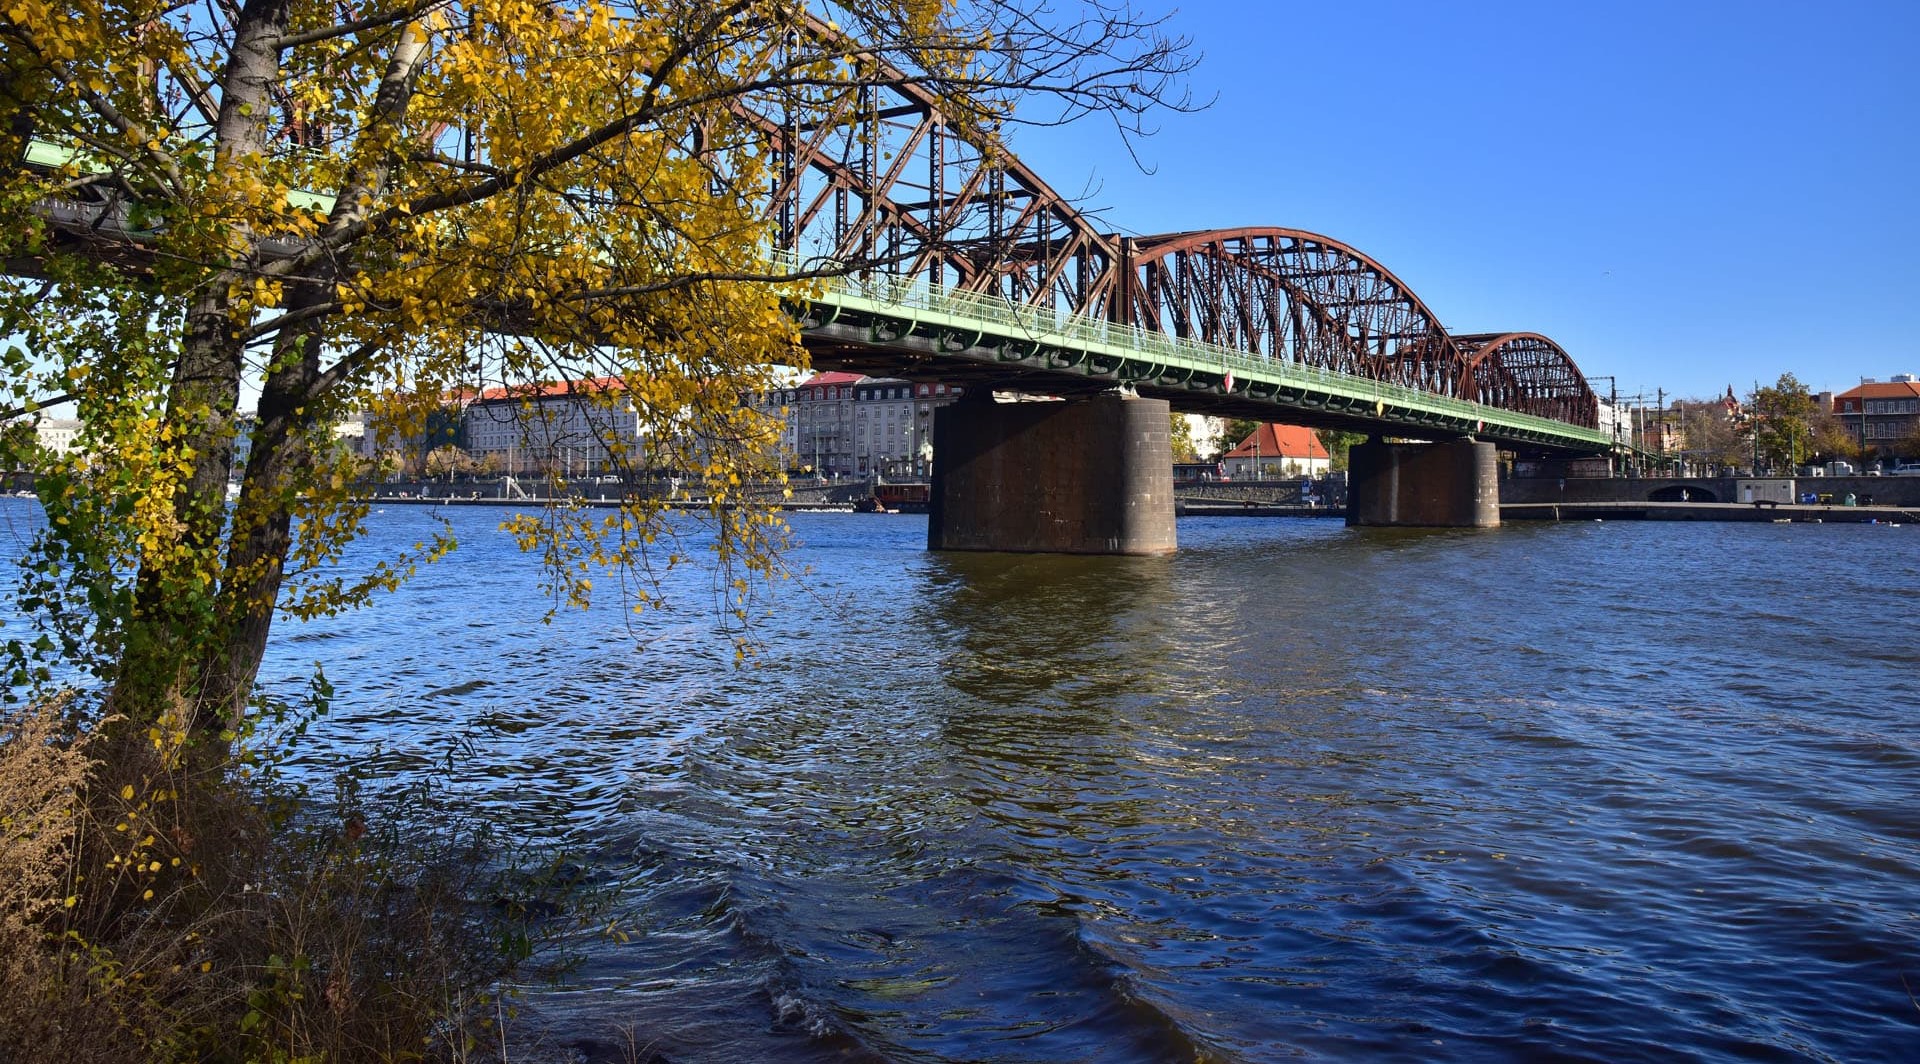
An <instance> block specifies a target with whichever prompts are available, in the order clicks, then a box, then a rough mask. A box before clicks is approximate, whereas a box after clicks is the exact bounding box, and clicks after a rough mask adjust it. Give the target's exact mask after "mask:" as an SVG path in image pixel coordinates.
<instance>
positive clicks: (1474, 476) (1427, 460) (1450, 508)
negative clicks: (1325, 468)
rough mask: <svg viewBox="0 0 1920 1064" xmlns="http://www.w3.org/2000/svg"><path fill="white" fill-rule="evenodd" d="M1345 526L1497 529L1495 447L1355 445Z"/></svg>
mask: <svg viewBox="0 0 1920 1064" xmlns="http://www.w3.org/2000/svg"><path fill="white" fill-rule="evenodd" d="M1347 524H1349V525H1354V526H1367V527H1401V526H1406V527H1428V528H1493V527H1496V526H1498V525H1499V524H1500V468H1499V464H1498V454H1497V449H1496V448H1495V447H1494V445H1493V444H1491V443H1479V442H1476V441H1474V440H1471V439H1463V440H1448V441H1445V442H1441V443H1383V442H1381V440H1380V438H1379V437H1378V436H1375V437H1374V438H1373V439H1370V440H1368V441H1367V442H1366V443H1363V444H1358V445H1356V446H1355V447H1354V448H1353V450H1352V451H1351V452H1350V456H1349V460H1348V472H1347Z"/></svg>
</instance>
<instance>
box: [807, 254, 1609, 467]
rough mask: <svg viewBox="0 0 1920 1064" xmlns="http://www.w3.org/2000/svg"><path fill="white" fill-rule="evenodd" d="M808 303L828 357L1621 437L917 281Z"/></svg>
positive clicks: (1417, 432) (900, 369) (864, 364)
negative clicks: (933, 287) (934, 287)
mask: <svg viewBox="0 0 1920 1064" xmlns="http://www.w3.org/2000/svg"><path fill="white" fill-rule="evenodd" d="M809 302H810V306H809V307H808V309H807V310H806V311H805V312H804V314H803V317H802V322H801V325H802V329H803V331H804V332H805V334H806V335H807V337H808V344H809V346H810V347H812V348H814V350H815V360H816V362H817V363H819V364H821V365H835V366H844V367H847V368H857V369H864V370H868V371H874V372H894V373H908V374H909V375H911V373H913V372H914V371H915V370H917V371H918V372H920V373H922V374H934V375H938V374H940V373H942V372H945V371H948V370H951V371H953V372H952V374H951V375H953V376H972V377H977V378H983V379H998V380H1007V381H1021V382H1027V383H1028V384H1029V386H1031V387H1033V388H1034V389H1035V390H1037V391H1052V392H1056V393H1059V392H1071V391H1076V390H1086V389H1089V388H1094V389H1097V388H1107V387H1112V386H1114V385H1119V384H1125V385H1130V386H1132V387H1134V388H1135V389H1137V390H1138V391H1139V392H1140V393H1141V394H1144V395H1151V396H1155V397H1158V398H1164V399H1167V400H1168V401H1169V402H1171V403H1173V405H1174V407H1175V409H1179V410H1188V411H1198V412H1205V413H1221V414H1228V415H1234V416H1247V417H1254V418H1258V419H1261V420H1268V421H1288V422H1293V423H1299V424H1307V425H1324V426H1330V427H1337V428H1346V429H1352V430H1357V431H1378V432H1383V433H1386V434H1389V435H1404V436H1408V437H1413V438H1450V437H1458V436H1475V437H1478V438H1481V439H1487V440H1496V441H1501V442H1507V443H1516V444H1527V445H1531V446H1533V447H1537V448H1542V449H1548V450H1559V451H1569V452H1579V453H1600V452H1604V451H1606V450H1607V449H1609V448H1610V447H1611V446H1612V443H1613V440H1612V438H1611V436H1610V435H1608V434H1607V433H1604V432H1601V431H1599V430H1597V429H1589V428H1585V427H1583V426H1579V425H1571V424H1567V423H1564V422H1559V421H1553V420H1551V419H1548V418H1542V417H1535V416H1533V415H1529V414H1521V413H1516V412H1513V411H1509V410H1502V409H1499V408H1497V407H1491V406H1485V405H1483V404H1480V403H1474V402H1469V401H1467V400H1463V399H1455V398H1452V397H1450V396H1444V395H1435V394H1432V393H1428V392H1423V391H1420V390H1419V389H1417V388H1411V387H1407V386H1405V385H1399V384H1393V383H1389V382H1385V381H1376V380H1370V379H1367V378H1364V377H1357V376H1352V375H1348V374H1341V373H1335V372H1331V371H1328V370H1324V369H1321V368H1318V367H1315V366H1308V365H1303V364H1300V363H1296V362H1284V361H1277V360H1272V359H1267V358H1261V357H1257V356H1252V355H1248V354H1246V353H1244V352H1240V351H1235V350H1232V349H1229V348H1224V347H1217V346H1214V345H1212V344H1206V343H1202V342H1199V341H1196V340H1189V339H1184V338H1181V337H1174V336H1167V335H1165V334H1163V333H1157V332H1150V331H1147V330H1144V329H1140V328H1135V327H1130V326H1126V325H1120V324H1116V323H1113V322H1107V321H1100V320H1095V319H1088V318H1081V317H1076V316H1072V315H1068V314H1064V313H1058V312H1054V311H1052V310H1049V309H1046V308H1041V307H1032V306H1025V305H1018V304H1010V303H1007V302H1005V301H1002V300H996V299H993V298H991V297H986V296H980V295H976V294H974V293H969V292H957V291H951V290H935V289H932V288H930V287H928V286H927V285H926V284H924V283H921V282H917V281H905V280H900V279H897V278H892V277H886V276H882V277H878V278H875V279H872V280H865V281H863V280H860V279H858V278H854V277H841V278H829V279H826V280H825V281H823V282H821V287H820V290H819V291H818V292H817V293H815V294H814V295H813V296H812V297H811V298H810V300H809Z"/></svg>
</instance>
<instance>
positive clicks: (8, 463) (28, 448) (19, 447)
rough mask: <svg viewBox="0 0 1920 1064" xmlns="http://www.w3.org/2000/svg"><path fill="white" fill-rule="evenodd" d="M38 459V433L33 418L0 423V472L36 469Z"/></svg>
mask: <svg viewBox="0 0 1920 1064" xmlns="http://www.w3.org/2000/svg"><path fill="white" fill-rule="evenodd" d="M39 459H40V434H39V432H37V431H36V430H35V428H34V424H33V419H31V418H24V417H23V418H16V419H14V420H12V421H9V422H7V423H6V424H4V425H0V473H6V472H11V471H12V470H16V469H36V468H38V467H39Z"/></svg>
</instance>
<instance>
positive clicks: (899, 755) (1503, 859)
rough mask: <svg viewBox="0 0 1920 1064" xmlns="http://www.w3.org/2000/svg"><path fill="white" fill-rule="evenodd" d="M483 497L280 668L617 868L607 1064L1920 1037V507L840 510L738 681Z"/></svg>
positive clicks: (405, 539)
mask: <svg viewBox="0 0 1920 1064" xmlns="http://www.w3.org/2000/svg"><path fill="white" fill-rule="evenodd" d="M446 516H447V517H448V519H449V520H451V521H452V523H453V525H454V530H455V532H456V533H457V535H458V536H459V538H460V541H461V546H460V548H459V550H458V551H456V552H455V554H454V555H453V556H452V557H451V558H450V559H449V560H447V561H446V562H444V563H442V564H440V565H437V566H434V567H431V568H430V569H428V570H425V571H424V572H423V574H422V575H421V576H420V577H419V578H418V579H417V580H416V581H415V582H414V583H413V584H412V585H410V586H409V587H407V588H406V589H404V590H403V591H401V592H400V593H398V594H396V595H394V596H392V597H391V598H389V599H387V600H384V601H382V602H381V603H380V605H379V606H377V607H376V608H374V609H372V610H369V611H365V612H362V613H359V614H353V615H348V616H344V617H339V618H333V619H329V620H325V621H318V622H313V623H309V624H304V625H296V624H291V623H288V624H283V625H282V626H281V627H280V628H279V629H277V630H276V641H275V645H274V649H273V654H272V657H271V659H270V661H269V663H268V667H267V670H266V677H267V678H268V679H269V681H270V682H272V683H274V684H276V685H278V686H281V687H283V688H284V689H286V690H288V691H289V692H292V691H294V690H297V689H299V687H300V686H301V685H302V684H303V683H304V681H305V677H306V675H307V671H308V670H309V669H310V667H311V665H312V663H314V662H319V663H321V664H322V665H323V666H324V668H325V670H326V672H327V675H328V676H329V678H330V679H331V680H332V681H333V682H334V683H335V684H336V686H337V688H338V695H337V698H336V702H335V705H334V707H333V710H332V712H331V714H330V716H328V717H327V718H326V719H325V720H323V721H322V722H321V723H320V724H318V725H316V727H315V732H314V735H315V736H316V737H317V739H318V742H317V744H316V745H315V747H314V748H315V749H318V750H323V751H326V756H330V757H331V756H342V757H353V758H356V759H358V760H361V761H362V762H363V763H365V764H369V765H372V766H374V767H375V768H376V769H379V770H381V771H387V772H392V773H395V774H399V775H405V774H407V773H409V772H414V771H420V770H422V769H424V767H425V766H428V765H435V764H440V765H444V764H446V763H447V761H448V755H449V753H450V752H452V751H456V750H457V751H458V756H457V758H454V759H453V763H454V765H455V771H456V773H457V774H458V775H459V776H460V777H461V778H460V781H459V786H460V787H461V788H463V789H464V790H465V791H466V793H468V794H469V795H470V797H471V799H472V800H473V801H475V802H480V803H488V804H491V805H493V806H494V807H496V808H497V809H498V810H499V811H500V812H501V813H502V815H504V816H507V817H509V818H524V819H525V820H526V821H528V822H537V823H543V824H547V825H550V826H553V825H557V826H559V827H561V828H562V829H563V830H564V832H565V833H566V834H568V836H569V837H570V839H571V841H572V844H573V845H574V846H575V847H576V848H577V850H578V851H579V852H580V853H581V855H582V860H583V861H584V862H585V864H586V866H587V867H588V868H589V869H590V870H591V875H593V876H594V877H595V879H596V881H597V882H600V883H604V884H610V885H611V887H612V889H614V890H615V891H616V896H617V899H618V908H619V910H620V912H621V914H622V915H623V916H624V918H626V919H627V920H628V921H629V922H630V924H631V926H632V928H633V929H634V931H635V932H636V933H635V934H634V935H633V937H632V939H631V941H629V942H627V943H624V944H620V943H615V942H612V941H605V942H596V943H594V944H591V945H589V946H588V948H587V951H586V957H585V963H584V965H583V966H582V967H581V968H579V969H578V970H577V971H576V972H574V973H573V975H572V976H570V977H569V979H570V981H569V983H568V985H567V986H566V987H564V988H562V989H558V990H543V991H539V992H537V993H535V994H534V996H533V998H532V1000H531V1002H530V1004H531V1005H532V1009H531V1014H532V1015H533V1016H534V1017H538V1018H539V1019H538V1022H540V1023H543V1024H545V1025H547V1026H548V1027H550V1028H551V1029H552V1030H553V1031H555V1032H556V1034H555V1037H556V1038H557V1040H558V1042H559V1044H560V1047H561V1048H562V1049H566V1048H569V1047H571V1048H572V1049H573V1050H576V1051H577V1056H576V1059H578V1058H579V1057H584V1058H586V1059H595V1060H598V1059H610V1060H611V1059H621V1058H622V1056H623V1055H625V1054H626V1053H627V1052H628V1047H629V1046H634V1047H639V1048H640V1052H639V1053H638V1054H636V1055H637V1056H639V1057H640V1058H641V1059H645V1056H646V1054H647V1053H657V1054H659V1055H660V1056H661V1057H663V1058H664V1059H666V1060H671V1061H675V1062H708V1061H710V1062H752V1061H840V1060H858V1061H914V1062H921V1061H1179V1060H1223V1061H1268V1060H1281V1059H1300V1058H1304V1059H1317V1060H1331V1061H1348V1060H1357V1061H1384V1060H1408V1061H1535V1060H1590V1061H1633V1060H1648V1061H1654V1060H1658V1061H1675V1060H1678V1061H1688V1060H1699V1061H1736V1060H1739V1061H1745V1060H1831V1061H1845V1062H1856V1061H1909V1060H1915V1059H1920V1006H1917V1005H1916V1003H1915V1001H1914V998H1913V996H1912V994H1915V993H1920V730H1916V728H1915V721H1916V717H1917V716H1920V705H1917V703H1920V625H1916V622H1915V620H1914V609H1915V603H1916V602H1920V528H1913V527H1888V526H1873V525H1819V526H1815V525H1773V524H1691V523H1687V524H1658V523H1619V522H1612V523H1598V522H1596V523H1588V524H1539V525H1509V526H1507V527H1505V528H1501V529H1498V530H1492V531H1476V532H1431V531H1418V532H1416V531H1384V530H1349V529H1346V528H1344V527H1342V526H1341V525H1340V524H1338V523H1337V522H1331V521H1303V520H1287V519H1247V518H1231V519H1195V520H1186V521H1183V522H1182V524H1181V525H1180V529H1179V534H1180V540H1181V549H1180V552H1179V553H1178V554H1177V555H1176V556H1174V557H1170V558H1160V559H1127V558H1071V557H1047V556H1006V555H958V554H955V555H935V554H929V553H927V552H926V551H925V550H924V549H923V543H924V537H925V529H926V525H925V519H924V518H917V517H912V516H866V515H838V514H799V515H795V517H794V518H793V524H794V528H795V531H796V533H797V534H798V537H799V539H800V540H801V541H802V545H801V546H800V547H799V549H798V550H797V552H796V554H795V558H796V560H797V561H798V562H799V563H801V564H802V565H805V566H809V567H811V569H812V573H811V575H808V576H806V577H804V578H802V579H800V580H797V581H794V582H792V583H790V584H787V585H785V586H784V588H783V589H782V590H781V591H780V592H779V593H778V598H777V602H776V603H775V609H774V610H773V612H772V614H771V616H769V617H766V618H764V619H762V620H761V621H760V622H759V624H758V628H757V635H758V638H759V639H760V641H761V643H762V645H763V647H764V654H763V657H762V661H761V663H760V664H759V665H758V666H755V667H751V668H746V669H741V668H736V667H735V665H734V663H733V654H732V647H731V644H730V643H729V642H727V640H725V639H724V638H722V637H719V636H716V635H715V634H714V633H713V631H712V627H713V626H712V624H711V618H712V614H711V612H710V609H711V605H710V604H711V601H712V600H711V596H710V594H709V593H708V584H707V582H706V580H705V578H704V577H701V576H698V575H694V574H688V575H686V576H683V577H676V578H675V581H676V588H675V590H676V592H677V597H676V600H675V605H674V606H672V607H671V608H670V609H668V610H666V611H664V612H661V613H658V614H654V615H652V616H648V617H642V618H640V619H638V620H637V621H635V622H629V620H628V617H627V614H626V612H625V611H624V610H623V609H621V608H620V607H619V605H618V604H617V603H614V602H611V601H609V602H605V603H602V604H599V605H596V607H595V608H594V609H593V610H591V611H589V612H586V613H572V614H562V615H561V616H560V617H559V618H558V619H557V620H556V621H555V623H553V624H551V625H543V624H541V623H540V615H541V613H542V612H543V610H544V609H545V606H546V603H545V602H544V601H542V600H541V599H540V598H539V596H538V594H537V593H536V592H535V584H536V579H537V574H536V568H535V566H534V564H533V563H532V561H530V560H529V559H526V558H524V557H522V556H521V555H520V554H519V553H518V551H517V550H515V549H514V547H513V545H512V543H511V541H510V540H509V539H508V537H507V536H506V535H505V534H504V533H501V532H499V531H498V530H497V529H496V527H495V525H496V523H497V521H498V520H499V518H500V514H499V513H498V512H496V511H487V510H458V511H454V512H451V513H449V514H447V515H446ZM374 520H375V528H374V534H373V535H372V536H371V537H370V539H369V540H368V542H367V543H366V544H365V547H364V551H363V553H361V554H360V557H362V558H370V557H373V556H375V555H376V554H378V553H380V552H381V551H383V550H390V549H392V548H394V547H397V546H400V545H404V544H410V543H412V542H413V541H414V540H415V539H417V538H418V537H419V536H420V535H421V534H422V533H423V532H424V531H426V530H427V528H428V527H429V521H430V520H431V515H430V514H429V513H428V512H427V511H424V510H421V509H415V508H407V507H390V508H389V509H388V510H387V511H385V512H383V513H381V514H378V515H376V517H375V519H374ZM1910 990H1911V993H1910Z"/></svg>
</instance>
